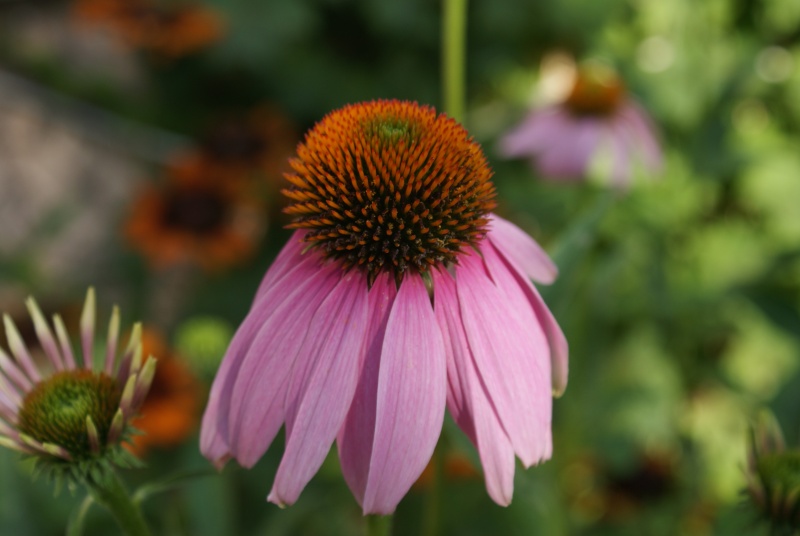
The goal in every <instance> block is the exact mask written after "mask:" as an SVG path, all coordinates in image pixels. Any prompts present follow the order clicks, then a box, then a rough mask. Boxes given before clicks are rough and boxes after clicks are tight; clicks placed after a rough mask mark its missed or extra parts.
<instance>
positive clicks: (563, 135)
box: [498, 63, 662, 188]
mask: <svg viewBox="0 0 800 536" xmlns="http://www.w3.org/2000/svg"><path fill="white" fill-rule="evenodd" d="M498 151H499V153H500V154H501V155H502V156H504V157H506V158H530V160H531V163H532V165H533V167H534V169H535V170H536V171H537V172H538V173H539V174H540V175H541V176H542V177H543V178H546V179H552V180H565V181H580V180H586V179H587V178H589V175H591V174H592V173H593V172H594V173H596V174H597V175H598V177H597V178H598V179H600V180H602V181H603V182H606V183H609V184H611V185H612V186H615V187H622V188H624V187H627V186H628V185H629V184H630V183H631V181H632V180H633V178H635V177H636V176H647V177H654V176H656V175H657V174H658V173H659V172H660V170H661V166H662V153H661V147H660V144H659V141H658V135H657V133H656V129H655V126H654V125H653V123H652V120H651V119H650V117H649V116H648V114H647V112H646V111H645V110H644V108H642V106H641V105H639V104H638V103H637V102H636V101H634V100H633V98H631V97H630V96H629V95H628V94H627V92H626V91H625V87H624V85H623V83H622V81H621V80H620V78H619V77H618V76H617V75H616V73H614V72H613V71H611V70H610V69H609V68H608V67H606V66H603V65H599V64H592V63H590V64H587V65H585V66H583V67H579V68H578V69H577V70H576V72H575V76H574V82H573V85H572V88H571V91H570V92H569V94H568V95H567V97H566V98H565V99H564V100H563V101H561V102H559V103H557V104H551V105H547V106H544V107H542V108H538V109H535V110H532V111H531V112H530V113H529V114H528V115H527V117H525V119H523V121H522V122H521V123H520V124H519V125H517V126H516V127H514V128H513V129H511V130H510V131H509V132H507V133H506V134H505V135H504V136H502V138H501V139H500V142H499V145H498ZM598 164H599V165H598Z"/></svg>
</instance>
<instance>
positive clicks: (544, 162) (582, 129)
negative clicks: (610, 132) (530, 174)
mask: <svg viewBox="0 0 800 536" xmlns="http://www.w3.org/2000/svg"><path fill="white" fill-rule="evenodd" d="M602 131H603V129H602V122H601V121H600V120H597V119H594V118H575V117H570V118H569V128H566V127H565V128H563V129H562V131H561V132H560V133H558V136H556V135H555V134H554V135H553V138H552V143H550V144H549V145H548V146H547V147H546V148H544V149H542V150H541V151H540V153H539V158H538V159H537V167H538V169H539V171H540V172H541V173H542V175H545V176H546V177H551V178H584V177H585V176H586V173H587V171H588V169H589V165H590V163H591V161H592V158H593V157H594V155H595V153H596V152H597V149H598V145H599V144H600V136H601V134H602Z"/></svg>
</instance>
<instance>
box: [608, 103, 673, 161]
mask: <svg viewBox="0 0 800 536" xmlns="http://www.w3.org/2000/svg"><path fill="white" fill-rule="evenodd" d="M618 116H619V120H620V121H625V122H626V123H627V125H628V128H629V129H630V131H631V132H632V133H633V137H634V139H635V142H636V143H637V145H638V146H639V147H640V148H641V153H642V157H643V164H644V167H645V168H646V169H647V170H648V171H650V172H652V173H657V172H659V171H660V169H661V165H662V158H663V155H662V153H661V146H660V144H659V142H658V134H657V128H656V126H655V125H654V124H653V122H652V120H651V119H650V116H648V115H647V112H646V111H645V110H644V109H643V108H642V107H641V106H640V105H639V104H638V103H637V102H636V101H633V100H629V101H627V102H626V103H625V104H624V105H623V106H621V107H620V109H619V113H618Z"/></svg>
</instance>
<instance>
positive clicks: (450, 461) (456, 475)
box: [414, 450, 481, 490]
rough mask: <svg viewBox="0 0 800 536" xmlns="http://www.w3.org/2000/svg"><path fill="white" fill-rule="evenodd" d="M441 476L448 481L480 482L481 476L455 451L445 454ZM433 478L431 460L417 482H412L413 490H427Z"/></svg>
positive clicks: (463, 455) (464, 456) (465, 458)
mask: <svg viewBox="0 0 800 536" xmlns="http://www.w3.org/2000/svg"><path fill="white" fill-rule="evenodd" d="M442 474H443V477H444V478H445V479H446V480H450V481H459V480H461V481H463V480H480V478H481V474H480V473H479V472H478V470H477V469H475V466H474V465H473V464H472V462H471V461H470V460H469V458H467V456H466V455H465V454H464V453H462V452H459V451H456V450H451V451H448V452H447V453H445V455H444V464H443V466H442ZM434 476H435V475H434V468H433V459H431V461H430V462H428V465H427V466H426V467H425V470H424V471H422V474H421V475H419V478H418V479H417V481H416V482H414V488H415V489H418V490H422V489H425V488H427V487H428V486H430V485H431V482H432V481H433V479H434Z"/></svg>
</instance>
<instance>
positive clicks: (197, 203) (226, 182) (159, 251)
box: [125, 156, 264, 270]
mask: <svg viewBox="0 0 800 536" xmlns="http://www.w3.org/2000/svg"><path fill="white" fill-rule="evenodd" d="M251 186H252V185H249V184H247V182H246V181H242V180H239V178H238V177H234V176H228V175H224V174H221V173H219V172H218V170H213V169H209V168H208V167H207V166H205V163H204V160H203V159H202V158H200V157H196V156H188V157H186V158H183V159H181V160H180V161H178V162H176V163H175V164H174V165H173V166H172V167H171V168H170V169H169V171H168V175H167V178H166V180H165V182H164V183H163V184H162V185H160V186H155V185H149V187H147V188H146V189H145V190H144V192H143V193H142V194H141V196H140V197H138V198H137V199H136V200H135V201H134V204H133V207H132V209H131V214H130V216H129V218H128V220H127V222H126V225H125V234H126V237H127V238H128V240H129V242H130V243H131V245H132V246H133V247H135V248H136V249H138V250H139V251H141V252H142V253H143V254H144V255H145V257H146V258H147V259H148V260H149V261H150V263H151V264H152V265H153V266H154V267H157V268H160V267H165V266H169V265H173V264H178V263H182V262H190V263H196V264H199V265H200V266H202V267H204V268H206V269H208V270H218V269H223V268H228V267H230V266H232V265H234V264H236V263H238V262H241V261H243V260H244V259H246V258H248V257H249V256H250V254H251V253H252V252H253V251H254V249H255V246H256V243H257V241H258V239H259V238H260V237H261V235H262V234H263V232H264V214H263V213H264V210H263V208H262V206H261V204H260V202H259V201H258V197H257V196H255V195H254V194H253V192H252V188H251Z"/></svg>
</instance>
